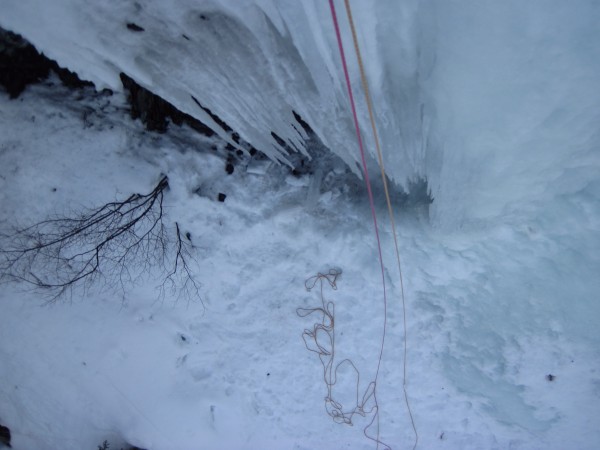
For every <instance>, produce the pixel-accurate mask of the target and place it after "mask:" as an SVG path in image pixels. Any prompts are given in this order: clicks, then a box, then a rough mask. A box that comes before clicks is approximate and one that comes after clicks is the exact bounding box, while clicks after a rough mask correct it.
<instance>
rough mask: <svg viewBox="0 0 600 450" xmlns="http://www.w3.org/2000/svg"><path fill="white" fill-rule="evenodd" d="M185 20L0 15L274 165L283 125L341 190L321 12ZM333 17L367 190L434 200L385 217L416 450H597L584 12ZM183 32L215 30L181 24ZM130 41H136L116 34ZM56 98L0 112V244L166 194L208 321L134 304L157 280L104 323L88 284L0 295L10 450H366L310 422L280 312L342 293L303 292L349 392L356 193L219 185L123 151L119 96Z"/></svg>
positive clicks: (595, 261) (114, 10) (44, 96)
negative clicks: (354, 23)
mask: <svg viewBox="0 0 600 450" xmlns="http://www.w3.org/2000/svg"><path fill="white" fill-rule="evenodd" d="M356 3H357V2H356ZM180 4H181V7H177V8H166V6H163V3H161V2H148V3H147V4H145V5H144V7H143V8H141V9H140V8H137V9H136V4H134V3H118V6H116V5H117V3H111V2H96V3H94V5H92V6H90V5H87V6H86V7H85V8H84V7H82V6H81V5H78V6H74V5H75V2H67V1H64V2H63V1H61V2H53V4H52V7H50V6H49V4H47V3H45V2H32V1H29V0H28V1H19V2H17V1H14V2H13V1H5V2H4V3H3V11H2V14H1V15H0V25H1V26H3V27H6V28H9V29H13V30H14V31H17V32H20V33H23V34H24V35H25V37H26V38H28V39H30V40H32V41H33V43H34V44H36V45H38V46H39V48H41V49H42V50H44V51H45V52H46V53H47V54H48V55H49V56H51V57H54V58H56V59H58V61H59V63H61V64H64V65H66V66H68V67H69V68H71V69H73V70H76V71H77V72H79V73H80V74H81V75H82V76H83V77H87V78H90V79H93V80H94V81H96V82H98V83H99V85H100V86H102V85H104V84H106V85H109V86H113V87H116V86H117V85H116V83H117V81H118V72H119V71H125V72H127V73H128V74H129V75H131V76H134V78H136V80H137V81H139V82H140V83H141V84H143V85H145V86H146V87H149V88H151V89H152V90H154V91H155V92H156V93H158V94H160V95H162V96H164V97H165V98H167V99H168V100H170V101H172V102H173V103H175V104H176V105H177V106H178V107H180V108H181V109H182V110H184V111H186V112H189V113H191V114H193V115H195V116H197V117H199V118H200V119H202V120H206V117H205V116H204V115H202V112H201V110H199V108H197V106H195V104H192V103H189V101H190V99H189V95H190V93H193V95H194V96H196V98H198V99H200V101H201V102H202V103H203V104H204V105H205V106H206V107H208V108H210V109H211V110H213V111H214V112H216V113H217V114H218V115H219V116H221V117H222V118H223V119H224V120H225V121H226V122H227V123H229V124H230V125H231V126H232V127H233V128H234V129H236V130H238V131H239V132H240V133H241V134H242V136H243V137H244V138H246V139H247V140H249V141H250V142H252V143H253V144H254V145H255V146H257V147H259V148H261V149H262V150H265V151H267V152H269V151H270V153H271V154H272V155H273V156H274V157H276V158H277V151H276V150H275V149H274V148H273V149H272V150H269V149H270V148H271V147H270V146H271V145H272V143H271V142H270V141H269V139H270V138H269V136H270V132H271V131H274V132H276V133H277V134H278V135H280V136H284V137H286V138H288V139H289V140H291V141H294V139H296V140H297V136H295V135H294V133H295V131H293V129H292V130H291V131H290V129H289V125H288V124H289V123H290V122H292V121H293V118H292V119H290V114H291V111H292V110H295V111H297V112H299V113H300V115H301V116H302V117H303V118H304V119H305V120H307V121H308V122H309V123H310V124H311V126H313V128H314V129H315V130H316V131H317V133H318V134H319V136H320V137H321V138H322V139H323V141H324V142H325V143H326V144H327V145H328V146H329V147H330V148H331V149H332V151H334V152H336V153H337V154H339V155H340V156H342V158H343V159H344V160H345V161H346V162H347V163H350V165H351V166H353V163H352V161H354V160H356V159H357V156H356V155H355V148H356V144H355V143H354V141H353V140H352V139H353V137H352V135H351V133H350V132H351V123H350V122H349V117H350V116H349V112H348V110H347V103H346V102H347V100H346V99H345V97H344V96H343V85H342V84H341V74H340V73H339V67H338V63H337V59H336V58H337V55H336V54H335V52H334V49H335V46H334V45H333V44H334V43H333V41H332V39H333V34H332V33H333V32H332V29H331V28H330V25H329V24H328V19H327V17H328V16H327V15H326V8H325V5H324V4H320V3H318V4H317V3H314V4H313V3H310V2H302V3H300V2H293V3H292V2H290V3H287V2H278V3H274V2H273V3H270V2H266V1H265V2H260V3H257V4H258V7H257V6H253V5H255V4H254V3H245V2H244V3H239V2H235V4H234V3H222V4H218V5H217V4H215V3H208V2H202V3H200V4H198V3H194V5H192V4H191V3H189V4H188V3H186V2H183V1H181V2H180ZM234 5H235V7H233V6H234ZM238 5H241V6H238ZM355 7H356V12H355V15H357V16H359V17H361V20H360V23H359V33H360V34H361V37H360V39H361V40H362V42H361V45H363V48H364V52H365V54H366V57H365V59H367V60H368V61H369V64H368V67H369V77H370V80H371V82H372V83H373V89H374V97H375V100H376V101H375V104H376V107H377V111H378V119H379V120H380V123H382V125H381V126H382V128H383V129H384V131H383V132H382V134H383V139H384V150H385V151H386V155H387V156H386V157H387V158H388V159H387V162H388V166H387V167H388V169H389V170H390V172H391V174H392V176H393V177H394V178H395V179H396V180H397V181H399V182H404V181H405V180H406V178H408V177H411V176H414V175H416V174H422V175H426V176H427V177H428V180H429V182H430V186H431V187H432V190H433V196H434V198H435V200H434V203H433V205H432V209H431V212H430V213H431V214H430V217H431V222H427V221H425V220H424V219H423V218H422V217H421V218H419V216H418V215H417V214H416V213H415V212H411V211H401V212H400V216H401V218H402V219H401V223H400V236H399V238H400V244H401V250H402V254H403V255H402V256H403V261H404V270H405V279H406V290H407V292H406V293H407V300H408V304H407V308H408V344H409V354H408V392H409V397H410V399H411V403H412V407H413V412H414V415H415V422H416V425H417V429H418V432H419V438H420V439H419V448H427V449H429V448H446V449H447V448H451V449H469V448H471V449H481V448H498V449H504V448H512V449H542V448H543V449H557V450H558V449H566V448H577V449H595V448H597V447H598V446H600V432H599V431H598V430H600V419H599V417H600V410H599V409H600V408H599V406H598V405H599V404H600V403H599V401H598V397H599V396H600V355H599V352H598V348H600V347H599V344H600V331H599V330H598V327H597V325H596V321H597V318H598V317H600V304H599V302H598V292H600V281H598V279H599V277H598V276H597V274H598V273H599V272H600V235H599V233H598V230H599V229H600V211H599V205H600V153H599V149H598V144H599V142H600V133H599V131H598V125H597V124H598V123H600V122H599V119H600V117H599V116H600V109H599V108H598V105H599V104H600V98H599V96H600V89H598V87H600V86H598V84H599V83H600V80H599V79H598V77H597V74H598V69H599V67H598V65H599V64H600V63H599V62H598V61H600V58H599V56H600V55H599V53H600V40H599V39H598V34H599V31H598V27H597V25H596V24H597V23H598V19H599V18H600V16H599V11H600V10H599V8H600V7H599V6H598V5H597V3H595V2H592V1H583V0H582V1H581V2H577V3H576V4H566V3H563V2H538V1H531V2H527V3H523V2H516V1H508V2H492V1H483V2H477V3H476V4H474V3H469V4H467V3H465V2H445V1H433V0H432V1H426V2H419V3H416V2H415V3H412V2H407V3H402V5H401V6H397V5H396V6H395V8H396V9H393V8H394V5H393V4H392V2H378V3H377V7H374V8H372V9H368V8H365V7H364V5H362V4H361V5H358V4H357V5H356V6H355ZM339 8H340V11H343V9H342V4H341V3H340V5H339ZM379 8H381V9H379ZM32 11H35V13H32ZM391 12H393V14H392V13H391ZM205 13H206V14H207V17H208V18H209V19H210V20H209V22H210V21H216V22H217V24H218V25H215V24H212V25H210V26H209V25H203V26H192V25H193V24H190V21H191V20H196V21H202V22H206V20H204V19H202V18H199V14H201V15H204V14H205ZM267 18H268V20H267ZM292 18H293V19H294V20H292ZM128 21H131V22H135V23H138V22H139V25H141V26H144V27H145V29H146V30H147V31H145V32H143V33H140V34H134V33H132V32H131V31H129V30H128V29H127V28H126V27H125V24H126V23H127V22H128ZM269 21H270V22H269ZM83 23H85V24H86V26H83V25H82V24H83ZM398 24H400V25H405V26H397V25H398ZM196 25H197V24H196ZM286 26H287V29H286ZM307 29H310V30H311V33H307V32H306V30H307ZM182 30H183V31H182ZM223 30H230V31H231V32H230V33H229V34H227V35H226V36H224V35H223V34H220V33H221V32H223ZM266 30H270V31H268V32H267V31H266ZM347 32H348V31H347V30H345V31H344V33H345V36H346V37H348V34H347ZM144 33H145V34H144ZM182 33H185V34H186V36H187V37H188V38H189V39H190V41H187V39H185V38H182V37H181V34H182ZM147 36H151V38H147ZM242 38H243V42H240V39H242ZM201 39H202V40H203V42H205V43H206V44H205V45H204V46H200V48H199V47H198V45H196V46H194V47H193V48H187V47H185V46H186V45H188V44H186V42H193V41H194V40H201ZM211 39H212V40H211ZM180 40H181V42H180ZM184 41H185V42H184ZM194 42H195V41H194ZM251 42H252V43H253V44H250V43H251ZM190 45H191V44H190ZM186 49H187V50H186ZM396 51H397V52H398V53H399V54H401V55H402V56H403V57H402V58H400V61H402V62H398V60H397V59H395V58H394V56H393V55H394V54H395V53H394V52H396ZM195 52H199V53H201V54H202V55H204V58H206V61H209V62H208V63H206V62H204V63H199V62H198V59H197V58H196V57H195V56H194V55H196V53H195ZM211 58H212V59H211ZM244 58H246V59H244ZM240 66H243V67H245V68H246V69H247V70H245V71H244V74H243V75H240V74H239V70H234V69H239V67H240ZM265 67H267V68H269V73H270V74H271V75H270V76H271V78H268V77H267V78H265V73H264V72H263V71H262V70H261V68H265ZM286 67H287V68H289V67H295V68H296V69H295V70H294V71H292V72H285V70H284V69H285V68H286ZM248 68H250V69H248ZM355 69H356V67H355V66H352V67H351V70H353V83H354V84H355V85H356V86H357V87H358V74H357V73H356V71H355ZM299 74H302V75H299ZM400 75H401V76H400ZM311 83H312V85H311ZM207 86H209V87H210V88H207ZM57 89H58V90H57ZM60 89H61V88H56V87H55V88H52V89H50V88H49V87H47V86H38V87H33V88H31V89H29V90H28V92H26V93H25V94H24V97H22V98H21V99H18V100H16V101H13V102H10V101H8V100H7V99H6V98H5V97H3V98H2V99H1V102H2V103H1V104H2V108H1V109H0V127H1V128H2V133H1V134H0V136H1V138H0V168H1V169H0V176H1V177H0V184H1V186H0V205H1V209H0V213H1V216H0V224H1V225H2V226H3V227H6V226H8V225H10V224H12V223H14V222H15V221H18V222H21V223H31V222H32V221H36V220H41V219H43V218H44V217H46V216H47V215H48V214H52V213H54V212H57V211H58V212H61V211H65V210H70V209H72V208H74V207H76V206H77V205H86V206H88V205H93V204H101V203H103V202H106V201H110V200H112V199H114V198H115V197H119V198H122V197H124V196H127V195H129V194H130V193H131V192H146V191H149V190H150V189H151V188H152V185H153V183H154V182H155V180H156V179H157V177H158V176H159V174H160V173H166V174H168V176H169V179H170V181H171V190H170V192H169V193H168V199H167V201H168V203H169V208H168V211H169V217H170V218H171V220H172V222H174V221H177V222H178V223H180V224H184V226H185V228H186V230H189V231H190V233H191V235H192V236H193V239H194V241H195V242H196V246H197V248H196V252H197V255H196V256H197V259H198V269H197V270H198V272H197V273H198V274H199V279H200V281H201V283H202V289H201V290H202V295H203V297H202V300H203V302H204V306H203V305H202V304H201V303H200V302H192V303H189V304H186V303H185V302H177V301H176V299H175V298H165V299H164V300H163V301H162V302H157V301H156V298H157V296H156V291H155V290H154V286H155V284H156V283H155V282H154V281H153V280H152V279H150V280H149V281H146V282H144V283H140V284H139V285H137V286H133V287H132V288H131V290H130V291H128V293H127V294H126V296H125V298H124V299H123V298H121V296H120V295H119V294H118V293H113V292H111V291H110V290H102V289H100V287H98V289H97V290H92V291H90V292H87V293H79V294H77V295H75V296H74V297H73V298H72V299H71V302H59V303H57V304H54V305H50V306H48V305H46V306H43V307H40V305H41V304H42V302H43V299H40V297H39V296H38V295H36V294H33V293H28V292H23V291H21V290H20V287H19V286H5V285H3V286H2V291H1V293H0V298H1V302H2V314H1V315H0V336H1V338H0V361H1V364H0V380H2V383H1V384H0V423H2V424H4V425H8V426H9V427H10V428H11V431H12V432H13V447H14V448H16V449H19V448H21V449H38V448H39V449H46V448H67V449H69V448H72V449H81V448H95V447H96V446H97V445H98V444H99V443H101V442H102V440H103V439H109V441H111V443H114V447H117V448H118V445H121V444H122V443H123V442H125V441H127V442H129V443H131V444H135V445H138V446H141V447H145V448H153V449H187V448H190V449H205V448H206V449H209V448H211V449H212V448H227V449H229V448H231V449H238V448H247V449H256V448H290V449H292V448H294V449H304V448H306V449H314V448H374V445H373V444H372V442H370V441H369V440H368V439H366V438H365V437H364V436H363V434H362V429H363V427H364V426H365V425H366V423H368V420H366V419H365V420H364V422H361V421H358V422H359V423H357V424H356V426H354V427H347V426H341V425H337V424H335V423H333V421H331V419H330V418H329V417H328V416H327V415H326V414H325V411H324V407H323V402H322V400H323V397H324V395H325V393H326V391H325V385H324V384H323V382H322V370H321V367H320V364H319V362H318V359H317V357H316V356H315V355H314V354H312V353H309V352H307V351H306V349H305V348H304V345H303V342H302V339H301V337H300V335H301V333H302V330H303V329H304V328H306V327H310V326H311V324H312V322H311V320H310V319H301V318H299V317H297V316H296V314H295V311H296V308H298V307H310V306H316V305H318V301H319V300H318V298H317V296H316V295H315V294H314V293H307V292H306V291H305V290H304V280H305V279H306V278H308V277H309V276H312V275H314V274H315V273H316V272H317V271H323V270H327V269H329V268H331V267H338V268H341V269H342V270H343V275H342V278H341V280H340V281H339V290H338V291H335V292H327V291H326V295H330V296H331V297H330V298H332V299H333V300H334V301H335V302H336V313H337V316H336V317H337V319H338V320H337V322H338V326H339V329H338V332H339V336H338V338H339V339H338V348H339V351H340V352H341V354H340V357H344V356H348V357H351V358H352V359H353V360H354V361H355V363H356V364H357V367H358V368H359V370H360V372H361V383H362V385H361V391H362V390H363V389H364V387H366V384H368V382H369V381H370V380H371V379H372V377H373V371H374V368H375V364H376V357H377V354H378V347H377V346H378V344H379V340H380V338H381V324H382V306H381V294H382V293H381V286H380V285H379V284H378V281H379V275H378V273H377V261H376V253H375V242H374V240H373V239H374V238H373V233H372V228H371V226H370V218H369V216H368V214H369V212H368V205H367V204H366V196H365V194H364V187H363V185H362V184H360V182H359V181H358V180H357V179H356V178H355V177H354V176H353V175H352V174H351V173H350V172H349V169H347V168H346V167H341V166H338V165H336V164H335V163H332V162H331V160H328V162H327V164H326V165H324V166H323V167H322V172H323V174H324V179H323V183H322V184H321V185H320V190H319V192H318V194H316V193H315V186H319V184H318V182H316V181H315V180H314V179H311V177H310V176H308V175H306V176H304V177H301V178H300V179H297V178H295V177H291V176H289V175H288V174H287V171H286V169H285V168H282V167H279V166H277V165H275V164H272V163H269V162H268V161H251V162H250V163H249V167H245V164H244V165H241V166H239V167H237V168H236V171H235V172H234V174H233V175H231V176H229V177H228V176H226V175H225V172H224V169H223V167H224V164H225V162H224V160H223V158H222V156H220V154H219V153H217V154H215V153H214V152H212V151H211V150H210V149H209V147H210V145H211V144H212V142H211V141H207V140H204V139H201V138H196V137H192V136H191V135H190V134H189V133H187V132H186V130H185V129H182V130H174V131H173V132H174V134H172V135H169V136H156V135H152V134H147V133H144V132H143V131H142V130H141V125H139V124H138V123H131V122H130V121H129V120H128V119H127V113H126V111H124V102H123V99H122V97H121V95H120V94H117V95H115V97H113V98H105V97H101V96H95V97H94V96H91V94H89V93H88V94H86V95H85V96H83V98H82V99H79V100H78V99H77V94H72V93H68V92H65V91H61V90H60ZM266 93H268V94H269V95H266ZM384 99H387V100H384ZM401 100H402V101H401ZM421 105H423V106H421ZM250 111H251V112H252V113H251V114H250ZM364 113H365V111H364V108H363V107H361V114H362V117H363V118H364ZM206 121H207V122H208V120H206ZM365 123H366V122H365ZM386 127H387V128H386ZM222 134H223V133H222ZM396 146H401V147H402V149H403V150H402V151H399V152H395V151H392V149H394V148H396ZM199 187H201V189H200V192H203V193H207V194H206V196H204V197H203V196H198V195H197V194H195V193H194V192H195V191H197V189H198V188H199ZM53 188H56V191H53ZM216 192H224V193H226V194H227V199H226V201H225V202H224V203H219V202H217V201H215V196H214V194H215V193H216ZM377 201H378V205H377V206H378V211H379V212H380V213H381V214H380V217H384V212H383V209H381V210H379V209H380V208H382V206H383V203H384V202H383V201H382V199H381V198H380V197H378V200H377ZM383 228H384V229H383V237H384V253H385V254H384V257H385V262H386V266H387V267H388V270H389V277H388V281H389V284H390V286H391V297H390V298H391V300H390V308H389V311H388V321H389V330H388V331H389V335H388V337H387V340H386V344H387V345H386V349H385V352H384V359H383V367H382V372H381V375H380V380H379V384H378V387H379V394H378V397H379V399H380V407H381V438H382V440H383V441H384V442H386V443H388V444H390V445H391V446H392V447H393V448H411V447H412V439H413V436H412V434H411V428H410V423H409V421H408V416H407V411H406V407H405V406H404V403H403V399H402V389H401V386H402V339H403V338H402V336H403V330H402V314H401V308H400V300H399V298H398V290H399V286H398V282H397V281H396V280H395V278H394V276H393V274H394V273H395V272H394V269H393V256H392V247H391V242H392V240H391V236H390V234H389V229H388V226H387V224H385V222H384V223H383ZM342 333H343V335H342ZM549 374H552V375H554V376H555V378H554V379H553V380H552V381H549V380H548V379H547V378H546V377H547V375H549ZM351 384H352V380H350V381H349V382H347V384H344V386H348V385H351ZM351 394H352V392H351V391H350V393H348V392H342V395H345V396H346V397H348V396H351ZM346 397H345V398H346Z"/></svg>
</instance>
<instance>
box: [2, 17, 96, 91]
mask: <svg viewBox="0 0 600 450" xmlns="http://www.w3.org/2000/svg"><path fill="white" fill-rule="evenodd" d="M51 71H52V72H54V73H56V74H57V75H58V77H59V78H60V80H61V81H62V82H63V83H64V84H65V85H67V86H70V87H73V88H79V87H84V86H93V85H94V84H93V83H91V82H89V81H82V80H80V79H79V77H78V76H77V75H76V74H75V73H73V72H71V71H69V70H67V69H63V68H62V67H60V66H59V65H58V64H57V63H56V61H52V60H51V59H48V58H47V57H46V56H44V54H43V53H39V52H38V51H37V50H36V49H35V47H34V46H33V45H31V44H30V43H29V42H27V41H26V40H25V39H23V38H22V37H21V36H20V35H18V34H15V33H12V32H10V31H7V30H4V29H2V28H0V85H2V86H3V87H4V89H6V92H8V95H9V97H10V98H12V99H14V98H17V97H18V96H19V95H20V94H21V92H23V91H24V90H25V88H26V87H27V85H29V84H34V83H39V82H40V81H42V80H45V79H46V78H48V75H50V72H51Z"/></svg>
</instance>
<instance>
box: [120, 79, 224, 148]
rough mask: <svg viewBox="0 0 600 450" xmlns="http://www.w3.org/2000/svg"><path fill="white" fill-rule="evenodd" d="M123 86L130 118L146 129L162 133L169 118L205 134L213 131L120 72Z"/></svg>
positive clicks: (210, 134)
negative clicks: (127, 94)
mask: <svg viewBox="0 0 600 450" xmlns="http://www.w3.org/2000/svg"><path fill="white" fill-rule="evenodd" d="M120 76H121V82H122V83H123V87H124V88H125V89H127V90H128V91H129V97H128V99H129V104H130V105H131V118H132V119H138V118H139V119H140V120H141V121H142V123H143V124H144V125H146V129H147V130H148V131H157V132H159V133H164V132H166V131H167V128H168V126H169V120H170V121H171V122H173V123H174V124H176V125H182V124H184V123H185V124H186V125H189V126H190V127H191V128H193V129H194V130H196V131H197V132H199V133H201V134H203V135H205V136H213V135H214V134H215V133H214V132H213V131H212V130H211V129H210V128H209V127H207V126H206V125H204V124H203V123H202V122H200V121H199V120H197V119H195V118H193V117H192V116H190V115H189V114H185V113H182V112H181V111H179V110H178V109H177V108H175V107H174V106H173V105H172V104H171V103H169V102H167V101H166V100H164V99H162V98H160V97H159V96H158V95H155V94H153V93H152V92H150V91H149V90H147V89H145V88H143V87H142V86H140V85H139V84H137V83H136V82H135V80H134V79H133V78H130V77H129V76H127V75H126V74H124V73H121V74H120Z"/></svg>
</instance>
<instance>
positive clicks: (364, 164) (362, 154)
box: [329, 0, 390, 449]
mask: <svg viewBox="0 0 600 450" xmlns="http://www.w3.org/2000/svg"><path fill="white" fill-rule="evenodd" d="M329 7H330V9H331V18H332V20H333V26H334V28H335V35H336V38H337V42H338V48H339V51H340V57H341V59H342V66H343V69H344V77H345V78H346V86H347V87H348V97H349V98H350V106H351V107H352V116H353V118H354V127H355V130H356V137H357V140H358V147H359V150H360V157H361V161H362V167H363V172H364V177H365V184H366V186H367V193H368V196H369V205H370V207H371V215H372V216H373V226H374V228H375V237H376V240H377V251H378V254H379V265H380V269H381V283H382V285H383V333H382V336H381V348H380V352H379V359H378V361H377V370H376V372H375V379H374V381H373V399H374V401H375V404H377V380H378V377H379V370H380V368H381V361H382V359H383V350H384V347H385V337H386V332H387V292H386V283H385V267H384V264H383V253H382V251H381V239H380V238H379V226H378V225H377V214H376V213H375V202H374V201H373V191H372V189H371V181H370V179H369V171H368V170H367V160H366V156H365V150H364V146H363V142H362V137H361V134H360V127H359V125H358V115H357V114H356V105H355V104H354V95H353V94H352V86H351V85H350V75H349V73H348V66H347V64H346V56H345V54H344V46H343V44H342V37H341V34H340V27H339V24H338V20H337V15H336V12H335V5H334V4H333V0H329ZM373 423H375V426H376V439H373V438H372V437H370V436H369V434H368V430H369V428H370V427H371V426H372V425H373ZM379 431H380V430H379V410H378V409H377V410H376V411H375V417H374V418H373V421H372V422H371V423H369V424H368V425H367V427H366V428H365V429H364V434H365V436H367V437H368V438H369V439H373V440H375V442H376V443H377V448H379V444H382V445H384V446H385V447H386V449H389V448H390V447H389V446H388V445H386V444H384V443H383V442H381V441H380V439H379V434H380V433H379Z"/></svg>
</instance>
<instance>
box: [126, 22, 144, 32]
mask: <svg viewBox="0 0 600 450" xmlns="http://www.w3.org/2000/svg"><path fill="white" fill-rule="evenodd" d="M127 29H128V30H131V31H135V32H136V33H141V32H142V31H145V30H144V29H143V28H142V27H140V26H139V25H137V24H135V23H133V22H129V23H128V24H127Z"/></svg>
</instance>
